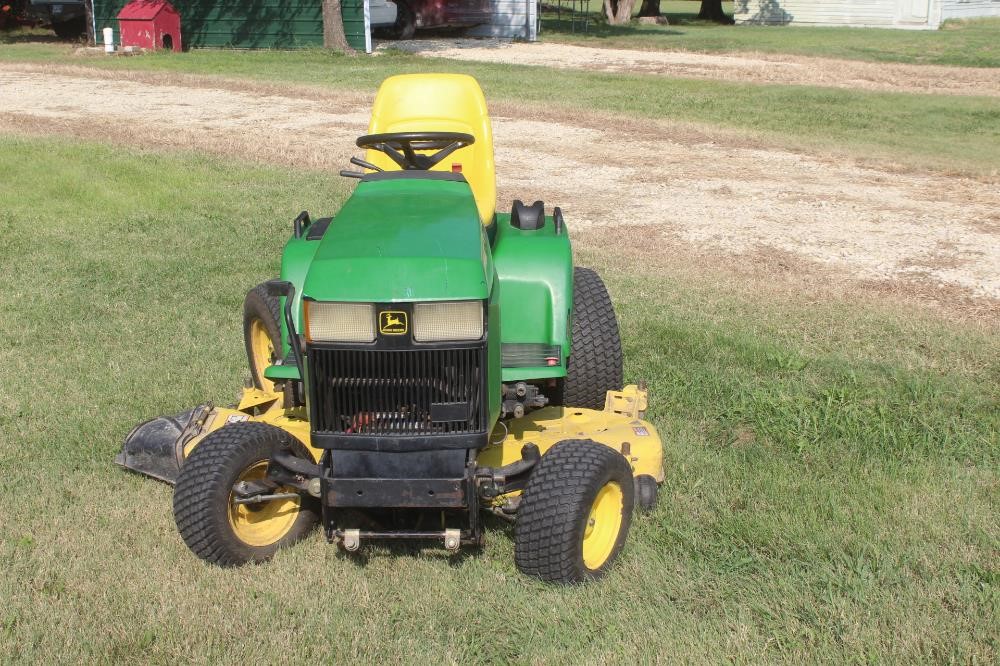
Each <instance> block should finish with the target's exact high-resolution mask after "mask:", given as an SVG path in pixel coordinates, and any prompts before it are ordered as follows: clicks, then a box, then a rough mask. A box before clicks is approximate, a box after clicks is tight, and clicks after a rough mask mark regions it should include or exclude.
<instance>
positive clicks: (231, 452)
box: [174, 422, 319, 566]
mask: <svg viewBox="0 0 1000 666" xmlns="http://www.w3.org/2000/svg"><path fill="white" fill-rule="evenodd" d="M278 450H291V451H292V452H293V453H295V454H296V455H299V456H301V457H303V458H306V459H309V460H311V458H310V456H309V453H308V452H307V451H306V449H305V447H304V446H303V445H302V444H301V443H300V442H299V441H298V440H296V439H295V438H293V437H292V436H291V435H289V434H288V433H286V432H285V431H284V430H281V429H280V428H276V427H274V426H271V425H267V424H265V423H254V422H244V423H233V424H230V425H227V426H224V427H222V428H220V429H218V430H216V431H215V432H213V433H211V434H210V435H208V436H207V437H205V439H204V440H202V441H201V442H200V443H199V444H198V445H197V446H196V447H195V449H194V451H192V453H191V455H190V456H189V457H188V459H187V460H186V461H185V462H184V465H183V467H181V472H180V475H179V476H178V478H177V486H176V487H175V488H174V522H176V524H177V530H178V531H179V532H180V534H181V538H183V539H184V543H186V544H187V545H188V547H189V548H190V549H191V550H192V552H194V554H195V555H197V556H198V557H200V558H201V559H203V560H206V561H208V562H211V563H213V564H218V565H220V566H235V565H240V564H246V563H248V562H263V561H265V560H268V559H270V558H271V557H272V556H273V555H274V553H275V552H277V550H278V549H279V548H282V547H284V546H288V545H291V544H293V543H295V542H296V541H299V540H300V539H302V538H303V537H305V536H306V534H308V533H309V531H310V530H311V529H312V527H313V526H314V525H315V524H316V522H317V520H318V519H319V517H318V515H317V512H316V510H315V507H314V504H313V501H312V499H311V498H303V497H296V498H294V499H274V500H270V501H267V502H260V503H257V504H237V503H236V501H235V500H236V497H235V495H234V492H233V486H234V485H236V484H237V483H239V482H240V481H254V480H259V479H263V478H264V477H265V475H266V474H267V465H268V460H270V458H271V455H272V454H273V453H274V452H275V451H278ZM293 491H294V489H291V488H285V487H281V488H278V489H276V490H275V491H273V494H279V493H290V492H293Z"/></svg>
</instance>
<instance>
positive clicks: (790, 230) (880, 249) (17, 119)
mask: <svg viewBox="0 0 1000 666" xmlns="http://www.w3.org/2000/svg"><path fill="white" fill-rule="evenodd" d="M116 74H117V73H116ZM109 76H111V75H102V76H99V77H98V78H99V79H100V80H99V81H97V83H95V79H94V78H91V77H90V76H84V75H81V74H80V73H72V74H70V73H55V72H52V71H44V70H35V71H26V69H25V68H23V67H21V68H9V67H4V68H0V131H14V132H22V133H23V132H27V133H38V134H48V133H61V134H66V135H72V136H80V137H86V138H93V139H97V140H103V141H112V142H115V143H121V144H125V145H140V146H143V147H151V146H153V147H155V146H168V147H180V148H191V149H195V150H200V151H212V152H216V153H220V154H228V155H239V156H241V157H244V158H250V159H257V160H262V161H275V162H283V163H290V164H296V165H306V166H311V167H320V168H330V169H339V168H345V167H347V166H348V158H349V157H350V156H351V155H352V154H354V153H355V151H354V150H352V148H353V141H354V139H355V138H356V137H357V136H358V135H359V134H363V133H364V132H365V130H366V129H367V123H368V112H369V104H370V96H365V95H352V94H345V95H336V94H329V93H327V94H324V95H317V96H315V97H313V96H312V94H311V93H309V92H308V91H303V90H298V89H286V90H285V91H284V94H280V89H279V88H275V87H274V86H267V87H266V88H264V89H261V90H259V91H255V90H244V91H238V90H236V89H235V86H236V84H230V83H226V82H219V81H216V82H215V86H214V87H213V86H212V81H211V80H208V79H198V80H195V81H188V82H185V83H184V84H182V82H181V81H179V80H178V79H177V78H176V77H174V78H171V79H165V80H167V81H172V82H171V83H156V82H155V75H149V74H146V75H144V77H143V79H144V80H141V81H140V80H122V79H121V78H116V79H111V78H108V77H109ZM493 112H494V129H495V134H496V158H497V174H498V185H499V192H500V194H499V199H500V201H499V208H500V209H501V210H503V209H506V208H508V207H509V206H510V202H511V201H512V200H513V199H514V198H526V199H529V200H534V199H535V198H538V199H543V200H545V201H546V202H548V204H549V205H556V204H558V205H560V206H562V208H563V210H564V211H565V213H566V216H567V220H568V221H569V223H570V224H571V226H572V228H574V229H576V230H578V232H580V238H581V239H586V238H587V237H588V236H590V237H592V234H591V233H589V232H592V231H594V230H598V229H603V228H611V227H614V228H621V229H622V230H623V231H625V230H626V229H627V230H629V231H628V232H627V233H630V234H632V233H634V229H635V228H637V227H642V228H649V229H651V230H655V232H656V233H655V234H654V236H655V237H656V238H657V239H659V240H657V241H656V242H652V243H650V244H649V245H648V247H647V248H646V251H647V252H649V253H650V254H652V255H655V254H656V253H658V252H659V251H660V249H661V247H665V246H666V245H667V244H677V243H680V244H682V245H684V246H687V247H692V248H698V249H700V250H705V251H710V252H711V254H712V255H713V256H725V257H729V258H730V259H729V260H728V261H736V262H739V261H743V260H745V258H746V257H749V256H751V255H758V254H759V253H760V252H761V250H762V249H764V250H768V251H773V252H777V253H787V254H788V255H791V256H795V257H797V258H799V259H801V260H803V261H804V262H805V263H806V264H808V265H814V266H815V265H820V266H823V267H824V270H832V271H834V272H836V273H837V274H838V275H840V276H842V277H843V278H844V279H850V280H854V281H858V280H860V281H874V282H879V281H895V282H903V283H910V284H920V285H923V286H925V287H928V288H931V289H937V290H941V291H940V293H942V294H943V293H946V292H949V293H950V291H951V290H960V291H961V292H962V293H965V294H969V295H972V296H975V297H987V298H990V299H1000V230H998V228H997V224H996V220H997V218H996V211H997V210H1000V191H998V189H997V187H996V184H995V183H989V182H981V181H978V180H975V179H970V178H963V177H957V176H949V175H935V174H921V173H896V172H891V171H888V170H885V169H880V168H874V167H868V166H861V165H857V164H854V163H852V162H847V161H844V160H835V159H830V158H817V157H814V156H809V155H803V154H796V153H792V152H788V151H781V150H766V149H763V148H761V147H758V146H754V145H752V144H747V143H746V142H740V141H733V142H729V141H726V140H725V136H724V135H723V136H722V138H721V139H720V137H719V136H715V137H710V136H709V135H707V134H699V133H698V132H691V131H688V129H685V128H684V127H681V128H680V129H679V130H678V131H674V130H675V127H674V126H673V125H671V124H670V123H667V122H660V123H646V131H645V132H644V133H642V134H641V135H639V136H638V138H637V136H636V135H635V134H632V133H629V132H628V131H622V129H621V128H618V127H616V128H615V129H611V130H608V129H601V125H602V124H604V123H600V122H596V120H598V119H590V120H595V122H588V121H587V119H583V121H581V122H579V123H574V122H571V119H569V118H562V117H560V118H558V119H554V118H553V117H550V116H548V115H546V113H545V112H544V111H542V110H538V109H527V110H525V109H519V110H518V113H517V117H516V118H515V117H512V112H513V109H511V108H508V107H507V106H505V105H494V109H493ZM608 125H610V123H608ZM678 137H682V138H678ZM626 143H627V144H628V145H629V146H630V147H629V151H628V154H627V155H626V154H625V153H623V151H622V150H621V146H622V145H625V144H626ZM567 145H573V146H576V148H575V149H574V150H573V151H567V149H566V146H567Z"/></svg>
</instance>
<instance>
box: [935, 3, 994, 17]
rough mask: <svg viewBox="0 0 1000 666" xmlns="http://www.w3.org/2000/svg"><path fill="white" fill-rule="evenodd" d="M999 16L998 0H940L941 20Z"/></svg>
mask: <svg viewBox="0 0 1000 666" xmlns="http://www.w3.org/2000/svg"><path fill="white" fill-rule="evenodd" d="M977 16H1000V0H941V20H947V19H950V18H976V17H977Z"/></svg>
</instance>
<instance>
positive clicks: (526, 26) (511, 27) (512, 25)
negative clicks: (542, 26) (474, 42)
mask: <svg viewBox="0 0 1000 666" xmlns="http://www.w3.org/2000/svg"><path fill="white" fill-rule="evenodd" d="M490 4H491V5H492V8H493V20H492V21H490V22H489V23H487V24H486V25H479V26H476V27H475V28H472V29H471V30H469V32H468V34H470V35H473V36H475V37H506V38H508V39H524V40H527V41H529V42H533V41H535V40H536V39H538V3H537V0H490Z"/></svg>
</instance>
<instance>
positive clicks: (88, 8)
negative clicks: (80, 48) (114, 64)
mask: <svg viewBox="0 0 1000 666" xmlns="http://www.w3.org/2000/svg"><path fill="white" fill-rule="evenodd" d="M83 16H84V18H85V19H86V21H87V43H88V44H91V45H93V46H97V35H95V34H94V0H84V3H83Z"/></svg>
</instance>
